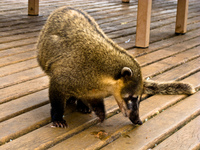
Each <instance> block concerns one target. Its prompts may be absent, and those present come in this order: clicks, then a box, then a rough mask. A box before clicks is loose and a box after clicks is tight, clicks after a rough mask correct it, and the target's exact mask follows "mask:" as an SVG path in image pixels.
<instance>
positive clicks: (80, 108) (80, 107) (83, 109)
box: [76, 100, 91, 114]
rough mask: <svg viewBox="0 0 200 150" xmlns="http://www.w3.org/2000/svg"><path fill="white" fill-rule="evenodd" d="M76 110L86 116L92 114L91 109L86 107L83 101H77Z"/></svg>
mask: <svg viewBox="0 0 200 150" xmlns="http://www.w3.org/2000/svg"><path fill="white" fill-rule="evenodd" d="M76 109H77V111H79V112H81V113H84V114H89V113H91V110H90V108H89V107H88V106H87V105H85V104H84V103H83V102H82V101H81V100H77V104H76Z"/></svg>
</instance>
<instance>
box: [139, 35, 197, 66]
mask: <svg viewBox="0 0 200 150" xmlns="http://www.w3.org/2000/svg"><path fill="white" fill-rule="evenodd" d="M199 39H200V38H199V37H196V38H194V39H190V40H187V41H185V42H184V43H177V44H174V45H172V46H169V47H167V48H163V49H160V50H158V51H155V52H152V53H149V54H147V55H142V56H140V57H137V60H138V62H140V65H141V66H146V65H148V64H150V63H152V62H156V61H159V60H161V59H164V58H167V57H170V56H173V55H175V54H178V53H180V52H183V51H185V50H187V49H190V48H193V47H195V46H197V45H199Z"/></svg>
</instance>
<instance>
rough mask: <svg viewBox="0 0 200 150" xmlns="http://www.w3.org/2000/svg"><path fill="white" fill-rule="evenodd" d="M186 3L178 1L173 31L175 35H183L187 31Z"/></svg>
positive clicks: (186, 0)
mask: <svg viewBox="0 0 200 150" xmlns="http://www.w3.org/2000/svg"><path fill="white" fill-rule="evenodd" d="M188 2H189V0H178V4H177V14H176V29H175V32H176V33H177V34H184V33H186V31H187V15H188Z"/></svg>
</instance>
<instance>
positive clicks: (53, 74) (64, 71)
mask: <svg viewBox="0 0 200 150" xmlns="http://www.w3.org/2000/svg"><path fill="white" fill-rule="evenodd" d="M37 48H38V56H37V59H38V62H39V65H40V66H41V68H42V69H43V70H44V72H45V73H46V74H47V75H48V76H49V77H50V84H49V99H50V103H51V119H52V122H53V126H56V127H67V123H66V121H65V120H64V119H63V113H64V108H65V105H66V101H70V100H74V99H76V101H77V109H78V110H79V111H81V112H83V113H90V112H91V111H94V112H95V114H96V115H97V116H98V117H99V119H100V121H101V122H102V121H103V120H104V119H105V108H104V102H103V99H104V98H105V97H108V96H110V95H113V96H114V97H115V99H116V102H117V104H118V105H119V109H120V110H121V112H122V113H123V114H124V115H125V116H127V117H129V119H130V120H131V121H132V123H134V124H139V125H141V124H142V121H141V120H140V118H139V103H140V100H141V95H142V94H143V93H145V90H146V91H149V92H148V94H151V93H150V91H151V92H153V94H155V91H156V90H157V92H156V93H162V92H158V91H159V89H156V88H160V87H159V86H157V85H158V84H157V83H156V82H148V81H143V78H142V73H141V69H140V66H139V64H138V63H137V61H136V60H135V59H134V58H133V57H132V56H131V55H130V54H128V53H127V51H126V50H124V49H123V48H122V47H120V46H118V45H117V44H115V43H114V42H113V41H112V40H111V39H109V38H108V37H107V36H106V35H105V34H104V32H103V31H102V30H101V29H100V28H99V26H98V24H97V23H96V22H95V20H94V19H93V18H92V17H91V16H89V15H88V14H87V13H86V12H84V11H82V10H79V9H75V8H72V7H61V8H59V9H57V10H55V11H54V12H53V13H52V14H51V15H50V16H49V18H48V20H47V21H46V24H45V25H44V27H43V29H42V30H41V32H40V35H39V39H38V43H37ZM170 85H172V87H175V86H176V85H177V84H176V83H175V84H170ZM170 85H169V84H167V86H170ZM182 85H184V86H182ZM185 86H187V92H186V91H185V90H182V91H181V92H179V91H176V90H174V89H172V91H171V93H170V94H176V93H178V94H184V93H185V94H192V93H193V88H192V87H191V86H190V85H188V84H182V83H180V84H179V86H178V89H182V88H185ZM143 87H145V88H143ZM164 89H166V88H164ZM166 91H168V90H165V92H166ZM174 91H175V93H173V92H174ZM167 94H168V93H167Z"/></svg>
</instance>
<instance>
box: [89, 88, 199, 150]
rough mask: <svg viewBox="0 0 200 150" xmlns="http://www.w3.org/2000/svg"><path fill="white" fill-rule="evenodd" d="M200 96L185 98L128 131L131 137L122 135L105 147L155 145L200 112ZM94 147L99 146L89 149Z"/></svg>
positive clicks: (134, 147)
mask: <svg viewBox="0 0 200 150" xmlns="http://www.w3.org/2000/svg"><path fill="white" fill-rule="evenodd" d="M199 96H200V92H198V93H196V94H194V95H192V96H190V97H188V98H186V99H185V100H183V101H181V102H179V103H177V104H176V105H174V106H172V107H170V108H169V109H167V110H165V111H164V112H162V113H160V114H159V115H157V116H155V117H154V118H152V119H150V120H149V121H147V122H146V123H144V124H143V125H142V126H139V127H137V128H135V129H134V130H132V131H131V132H129V133H127V134H128V136H129V137H130V138H123V137H121V138H119V139H118V140H116V141H114V142H112V143H111V144H109V145H108V146H106V147H105V148H103V149H105V150H106V149H111V150H115V149H131V150H138V149H143V150H146V149H148V148H151V147H154V145H155V144H156V143H158V142H160V141H162V140H163V139H165V138H166V137H167V136H168V135H170V134H172V133H173V132H174V131H175V130H176V129H177V128H178V127H181V126H182V125H184V124H185V123H186V122H188V121H189V120H191V119H192V118H193V117H194V116H197V115H199V114H200V107H199V105H198V104H199V103H200V99H199ZM102 142H103V141H102ZM122 143H123V144H122ZM183 147H184V145H183ZM92 148H97V147H93V146H91V147H90V148H88V150H89V149H92ZM185 148H188V147H185Z"/></svg>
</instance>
